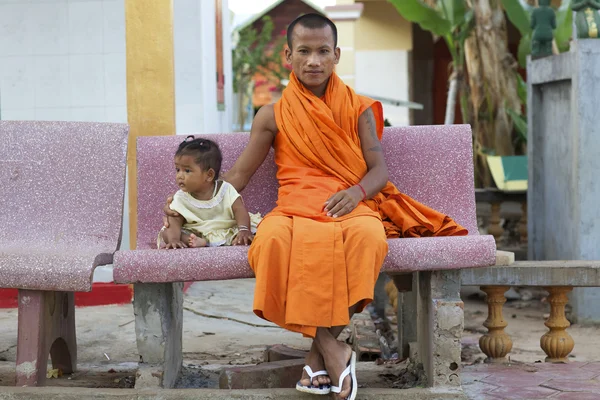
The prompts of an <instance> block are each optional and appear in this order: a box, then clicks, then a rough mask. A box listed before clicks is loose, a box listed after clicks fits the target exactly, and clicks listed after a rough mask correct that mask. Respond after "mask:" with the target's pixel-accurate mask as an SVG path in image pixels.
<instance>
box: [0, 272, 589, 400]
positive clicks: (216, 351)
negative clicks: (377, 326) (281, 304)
mask: <svg viewBox="0 0 600 400" xmlns="http://www.w3.org/2000/svg"><path fill="white" fill-rule="evenodd" d="M253 287H254V281H253V280H238V281H222V282H198V283H195V284H194V285H192V286H191V288H190V289H189V290H188V292H187V294H186V297H185V311H184V333H183V335H184V345H183V347H184V359H185V374H184V377H183V380H182V381H181V382H180V387H196V388H207V390H208V389H214V388H217V387H218V383H217V382H218V374H219V371H220V369H221V368H223V367H226V366H230V365H248V364H255V363H257V362H259V361H262V359H263V351H264V350H265V348H266V346H268V345H273V344H278V343H283V344H286V345H287V346H291V347H295V348H298V349H307V348H308V346H309V344H310V342H309V340H307V339H304V338H302V337H301V336H300V335H297V334H293V333H290V332H287V331H285V330H282V329H280V328H278V327H276V326H274V325H272V324H270V323H268V322H265V321H263V320H261V319H259V318H257V317H256V316H255V315H254V314H253V313H252V311H251V308H252V292H253ZM476 293H477V290H476V289H466V290H465V293H464V298H465V328H466V331H465V336H464V341H463V357H464V367H465V368H464V381H463V382H464V390H465V393H466V394H467V395H468V396H469V398H471V399H477V400H479V399H484V398H490V399H496V398H510V399H519V398H545V397H544V396H546V395H548V396H550V395H551V398H577V399H584V400H585V399H587V398H590V399H591V398H597V399H600V388H599V389H598V390H599V391H598V393H599V394H596V393H595V392H594V391H595V390H596V387H597V385H598V386H600V380H599V381H596V378H598V377H600V367H599V365H600V364H593V363H592V364H591V362H593V361H600V346H597V345H596V341H597V337H598V333H599V332H600V329H599V328H597V327H582V326H578V325H575V326H573V327H571V328H570V329H569V330H568V331H569V332H570V334H571V335H572V336H573V338H574V339H575V349H574V351H573V360H574V361H577V363H571V364H570V365H569V366H566V367H565V366H550V367H549V366H547V365H546V364H538V363H537V362H539V361H543V359H544V357H545V355H544V353H543V351H542V350H541V349H540V347H539V339H540V337H541V336H542V334H543V333H544V332H545V331H546V330H547V328H546V327H545V326H544V324H543V322H544V317H545V314H546V313H547V312H548V309H547V308H548V306H547V304H546V303H544V302H542V301H540V300H539V299H534V300H531V301H512V302H509V303H507V305H506V306H505V311H504V315H505V319H506V320H507V321H508V323H509V325H508V327H507V329H506V331H507V332H508V333H509V334H510V335H511V336H512V338H513V344H514V347H513V351H512V353H511V361H512V365H511V366H510V367H504V368H500V369H498V367H497V366H488V365H486V364H481V361H482V360H483V358H484V355H483V354H482V353H481V351H480V350H479V348H478V346H477V340H478V339H479V337H480V336H481V334H482V333H484V332H485V331H486V329H485V328H484V327H483V325H482V323H483V321H484V320H485V318H486V316H487V307H486V305H485V303H484V302H483V300H482V299H481V298H477V296H475V294H476ZM76 313H77V316H76V321H77V335H78V353H79V354H78V358H79V369H80V371H79V372H77V373H76V374H74V375H72V376H69V377H61V378H59V379H50V380H49V385H52V386H61V387H63V388H62V389H64V393H74V394H73V396H76V393H77V392H76V389H75V388H74V387H95V388H129V387H131V386H132V384H133V376H134V375H135V368H136V367H137V361H138V356H137V352H136V344H135V331H134V323H133V310H132V307H131V305H124V306H103V307H85V308H78V309H77V310H76ZM16 337H17V311H16V310H7V309H4V310H0V386H12V385H13V384H14V362H15V355H16V354H15V351H16ZM520 363H528V364H525V365H522V364H520ZM404 367H405V364H402V363H400V364H394V365H384V366H378V365H375V363H361V366H360V372H359V377H362V378H361V379H360V384H361V386H362V387H363V388H369V390H365V391H364V393H365V394H369V393H371V394H372V396H374V397H370V396H371V395H369V396H366V397H363V396H362V395H361V397H360V398H379V397H378V396H379V395H381V396H382V397H381V398H382V399H383V398H388V397H387V396H388V395H390V392H389V391H388V392H386V391H385V390H386V389H388V388H391V387H394V385H397V384H398V380H397V377H398V376H399V375H400V374H401V373H402V371H403V368H404ZM596 370H597V371H598V373H597V374H596V372H595V371H596ZM525 372H528V374H525ZM556 374H564V376H568V377H569V379H570V380H573V381H577V382H578V385H576V386H575V387H573V385H571V386H569V387H564V386H561V387H560V388H555V386H559V385H562V384H563V383H564V382H562V383H561V382H558V383H557V382H556V381H555V382H550V381H551V380H553V379H554V380H556V379H557V378H558V376H557V375H556ZM516 378H518V379H516ZM529 378H531V379H529ZM519 385H521V386H519ZM523 385H525V386H523ZM549 386H551V387H549ZM507 388H509V389H510V388H517V389H514V390H513V391H512V392H510V393H509V394H510V396H512V397H507V396H508V395H509V394H507V393H505V391H506V390H508V389H507ZM527 388H529V389H527ZM582 388H586V390H588V389H589V391H588V392H587V393H586V392H583V391H581V390H582ZM379 389H381V390H383V391H381V392H372V391H373V390H379ZM6 390H8V388H5V389H3V390H0V399H2V398H5V397H3V396H4V395H3V394H2V393H6V392H5V391H6ZM53 390H60V389H53ZM74 390H75V392H73V391H74ZM559 390H563V391H564V392H559ZM569 390H579V391H580V393H579V395H581V396H584V394H585V395H590V396H597V397H585V396H584V397H568V396H567V394H568V395H569V396H571V395H572V394H570V393H572V392H570V391H569ZM213 392H214V391H213ZM213 392H211V393H213ZM27 393H29V395H31V396H32V397H31V398H44V397H35V396H34V394H32V393H30V392H27ZM27 393H25V392H24V393H23V396H24V397H15V398H28V397H27ZM111 393H113V392H111ZM114 393H122V394H123V395H126V394H127V396H129V395H131V396H133V397H120V396H118V397H115V398H138V397H135V396H137V395H136V394H135V393H133V392H129V391H127V392H125V391H123V392H114ZM128 393H129V394H128ZM198 393H200V392H198ZM202 393H204V394H202ZM281 393H283V394H285V396H284V397H285V398H287V396H288V394H289V393H290V392H281ZM374 393H378V394H377V395H376V394H374ZM422 393H423V394H422V397H412V395H411V397H410V398H429V397H427V396H428V395H426V393H428V392H422ZM519 393H521V394H519ZM528 393H529V394H528ZM564 393H566V394H564ZM283 394H282V396H283ZM563 394H564V397H560V396H559V395H563ZM384 395H385V396H384ZM406 395H408V392H406ZM115 396H116V394H115ZM169 396H170V395H169ZM190 396H191V397H189V398H205V397H202V396H208V397H211V396H213V395H210V394H209V393H208V392H201V393H200V394H198V397H194V396H192V392H190ZM236 396H237V395H236ZM289 396H292V397H289V398H295V397H293V396H294V394H293V392H292V394H290V395H289ZM403 396H404V394H403ZM519 396H521V397H519ZM522 396H534V397H522ZM557 396H558V397H557ZM208 397H206V398H208ZM6 398H9V397H6ZM48 398H51V397H48ZM73 398H76V397H73ZM106 398H111V397H106ZM164 398H171V397H164ZM213 398H217V397H213ZM231 398H236V397H231ZM248 398H250V397H248ZM252 398H254V397H252ZM255 398H270V397H260V396H259V397H255ZM282 398H283V397H282ZM298 398H302V397H298ZM390 398H391V397H390ZM403 398H404V397H403ZM440 398H442V397H440ZM443 398H459V397H457V396H454V397H452V396H450V397H443Z"/></svg>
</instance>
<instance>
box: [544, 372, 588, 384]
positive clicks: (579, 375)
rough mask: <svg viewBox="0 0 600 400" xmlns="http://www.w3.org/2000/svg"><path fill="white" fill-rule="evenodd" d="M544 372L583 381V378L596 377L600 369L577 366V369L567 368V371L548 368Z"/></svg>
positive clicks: (585, 379)
mask: <svg viewBox="0 0 600 400" xmlns="http://www.w3.org/2000/svg"><path fill="white" fill-rule="evenodd" d="M544 373H545V374H549V375H550V376H552V377H553V378H558V379H571V380H574V381H582V380H583V381H587V380H591V379H594V378H596V377H598V376H599V375H600V371H594V370H588V369H581V368H575V369H572V370H566V371H565V370H563V371H561V370H558V371H554V370H552V369H548V370H546V371H544ZM598 383H600V382H598Z"/></svg>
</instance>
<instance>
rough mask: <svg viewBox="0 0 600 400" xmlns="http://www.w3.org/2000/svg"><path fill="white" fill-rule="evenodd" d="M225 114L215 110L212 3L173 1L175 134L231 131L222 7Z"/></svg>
mask: <svg viewBox="0 0 600 400" xmlns="http://www.w3.org/2000/svg"><path fill="white" fill-rule="evenodd" d="M222 12H223V16H222V21H223V57H224V73H225V111H218V110H217V81H216V75H217V64H216V59H215V52H216V21H215V1H214V0H177V1H175V2H174V35H175V39H174V40H175V105H176V111H175V115H176V126H177V133H178V134H186V133H220V132H231V112H232V72H231V34H230V32H229V31H230V13H229V7H228V2H227V0H223V4H222Z"/></svg>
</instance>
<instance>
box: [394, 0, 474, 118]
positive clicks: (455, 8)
mask: <svg viewBox="0 0 600 400" xmlns="http://www.w3.org/2000/svg"><path fill="white" fill-rule="evenodd" d="M388 1H389V2H390V3H392V4H393V5H394V6H395V7H396V10H398V12H399V13H400V15H402V16H403V17H404V18H405V19H406V20H408V21H410V22H413V23H416V24H419V25H420V26H421V28H423V29H424V30H426V31H429V32H431V33H432V34H433V35H436V36H440V37H442V38H443V39H444V41H445V42H446V45H447V46H448V50H449V51H450V55H451V56H452V73H451V75H450V79H449V89H448V98H447V102H446V116H445V118H444V123H445V124H452V123H454V110H455V104H456V96H457V94H458V93H461V99H460V101H461V111H462V113H463V120H464V121H468V120H469V119H468V118H467V112H468V111H467V110H468V105H467V98H466V94H465V92H464V91H463V90H461V86H462V84H463V79H464V68H465V40H467V38H468V37H469V35H470V34H471V31H472V29H473V26H474V20H473V11H472V10H471V9H469V8H468V7H467V6H466V3H465V0H438V1H435V2H433V3H432V4H434V6H433V7H430V6H429V5H427V4H425V3H424V2H423V1H421V0H388Z"/></svg>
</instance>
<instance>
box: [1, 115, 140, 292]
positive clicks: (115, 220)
mask: <svg viewBox="0 0 600 400" xmlns="http://www.w3.org/2000/svg"><path fill="white" fill-rule="evenodd" d="M128 132H129V128H128V127H127V125H125V124H100V123H84V122H28V121H0V187H1V188H2V189H1V191H0V204H2V206H1V207H0V221H2V225H3V226H2V229H0V287H4V288H19V289H34V290H35V289H38V290H61V291H89V290H91V285H92V273H93V270H94V268H95V267H96V266H97V265H103V264H110V263H111V262H112V255H113V253H114V252H115V250H116V249H117V248H118V247H119V242H120V233H121V220H122V215H123V196H124V191H125V166H126V152H127V135H128Z"/></svg>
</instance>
